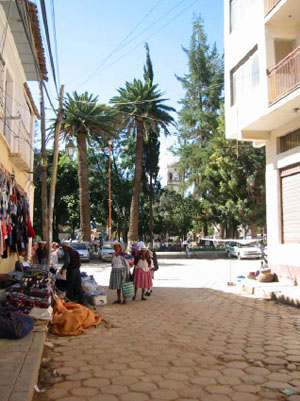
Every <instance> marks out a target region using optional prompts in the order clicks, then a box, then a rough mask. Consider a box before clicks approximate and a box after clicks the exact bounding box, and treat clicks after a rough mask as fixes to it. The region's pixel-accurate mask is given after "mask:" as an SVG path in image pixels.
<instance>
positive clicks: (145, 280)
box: [133, 268, 153, 288]
mask: <svg viewBox="0 0 300 401" xmlns="http://www.w3.org/2000/svg"><path fill="white" fill-rule="evenodd" d="M133 281H134V286H135V288H151V287H152V286H153V284H152V277H151V272H150V271H149V272H144V270H143V269H139V268H138V269H137V268H135V269H134V273H133Z"/></svg>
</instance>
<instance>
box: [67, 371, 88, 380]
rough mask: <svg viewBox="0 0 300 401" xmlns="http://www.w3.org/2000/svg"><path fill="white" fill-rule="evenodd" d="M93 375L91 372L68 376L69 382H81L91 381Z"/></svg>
mask: <svg viewBox="0 0 300 401" xmlns="http://www.w3.org/2000/svg"><path fill="white" fill-rule="evenodd" d="M91 377H92V375H91V373H89V372H77V373H74V374H72V375H67V380H70V381H80V380H84V379H91Z"/></svg>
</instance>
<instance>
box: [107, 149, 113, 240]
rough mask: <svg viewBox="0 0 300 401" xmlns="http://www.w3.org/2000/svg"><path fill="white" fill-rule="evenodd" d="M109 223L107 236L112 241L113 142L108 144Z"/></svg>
mask: <svg viewBox="0 0 300 401" xmlns="http://www.w3.org/2000/svg"><path fill="white" fill-rule="evenodd" d="M108 146H109V147H108V151H109V155H108V222H107V234H108V239H109V240H111V225H112V218H111V206H112V194H111V184H112V182H111V181H112V152H113V142H112V141H109V142H108Z"/></svg>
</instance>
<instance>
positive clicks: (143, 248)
mask: <svg viewBox="0 0 300 401" xmlns="http://www.w3.org/2000/svg"><path fill="white" fill-rule="evenodd" d="M139 250H140V251H148V248H147V247H146V246H145V245H142V246H140V247H139Z"/></svg>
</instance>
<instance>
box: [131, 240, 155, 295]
mask: <svg viewBox="0 0 300 401" xmlns="http://www.w3.org/2000/svg"><path fill="white" fill-rule="evenodd" d="M147 251H148V249H147V248H146V247H145V246H142V247H141V248H140V251H139V254H138V256H137V257H136V259H135V262H134V264H135V268H134V273H133V282H134V287H135V296H134V297H133V300H135V299H136V294H137V292H138V289H139V288H141V289H142V298H141V300H142V301H146V300H147V298H145V289H147V288H151V287H152V277H151V272H150V266H151V258H150V256H149V254H147Z"/></svg>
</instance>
